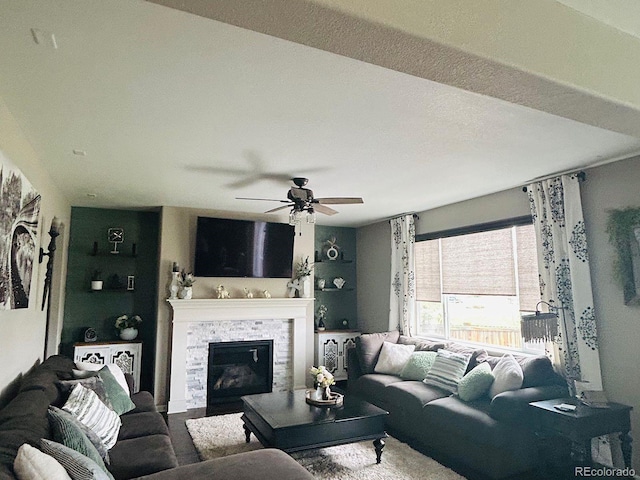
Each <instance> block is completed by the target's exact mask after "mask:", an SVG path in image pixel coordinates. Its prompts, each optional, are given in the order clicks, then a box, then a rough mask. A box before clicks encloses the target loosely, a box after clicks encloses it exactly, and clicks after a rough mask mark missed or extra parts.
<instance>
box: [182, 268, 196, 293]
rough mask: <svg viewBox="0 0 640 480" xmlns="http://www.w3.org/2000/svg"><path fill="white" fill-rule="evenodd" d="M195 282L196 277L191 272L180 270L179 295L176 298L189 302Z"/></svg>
mask: <svg viewBox="0 0 640 480" xmlns="http://www.w3.org/2000/svg"><path fill="white" fill-rule="evenodd" d="M195 281H196V277H195V276H194V275H193V273H191V272H186V271H185V270H184V269H182V272H180V279H179V282H180V293H179V294H178V296H179V297H180V298H182V299H184V300H191V297H193V284H194V283H195Z"/></svg>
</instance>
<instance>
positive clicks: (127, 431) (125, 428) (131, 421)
mask: <svg viewBox="0 0 640 480" xmlns="http://www.w3.org/2000/svg"><path fill="white" fill-rule="evenodd" d="M120 421H121V422H122V426H121V427H120V433H119V434H118V441H120V440H126V439H128V438H137V437H144V436H146V435H169V429H168V428H167V424H166V423H165V421H164V418H163V417H162V415H161V414H159V413H156V412H141V413H132V414H128V415H122V416H121V417H120Z"/></svg>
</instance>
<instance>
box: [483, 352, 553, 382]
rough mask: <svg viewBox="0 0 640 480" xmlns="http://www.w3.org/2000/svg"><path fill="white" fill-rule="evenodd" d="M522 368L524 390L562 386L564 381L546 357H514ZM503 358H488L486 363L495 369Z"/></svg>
mask: <svg viewBox="0 0 640 480" xmlns="http://www.w3.org/2000/svg"><path fill="white" fill-rule="evenodd" d="M513 357H514V358H515V360H516V362H518V363H519V364H520V367H522V374H523V375H524V379H523V380H522V388H528V387H542V386H545V385H562V384H563V383H564V379H563V378H562V377H561V376H560V375H558V374H557V373H556V372H555V371H554V369H553V365H552V364H551V360H549V358H547V357H546V356H544V355H536V356H531V355H513ZM501 358H502V357H495V356H491V355H489V356H487V358H486V360H485V361H486V362H487V363H488V364H489V365H491V368H492V369H493V368H495V366H496V365H497V364H498V362H499V361H500V359H501Z"/></svg>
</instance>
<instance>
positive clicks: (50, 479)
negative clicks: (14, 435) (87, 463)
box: [13, 443, 71, 480]
mask: <svg viewBox="0 0 640 480" xmlns="http://www.w3.org/2000/svg"><path fill="white" fill-rule="evenodd" d="M13 470H14V471H15V473H16V476H17V477H18V478H20V479H25V480H26V479H29V480H71V477H69V475H68V474H67V471H66V470H65V469H64V467H63V466H62V465H60V463H59V462H58V461H57V460H56V459H55V458H53V457H52V456H50V455H47V454H46V453H43V452H41V451H40V450H38V449H37V448H35V447H32V446H31V445H29V444H28V443H25V444H24V445H22V446H21V447H20V448H19V449H18V455H17V456H16V460H15V462H14V463H13Z"/></svg>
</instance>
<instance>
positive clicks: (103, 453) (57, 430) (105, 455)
mask: <svg viewBox="0 0 640 480" xmlns="http://www.w3.org/2000/svg"><path fill="white" fill-rule="evenodd" d="M47 414H48V417H49V424H50V425H51V432H52V434H53V440H54V441H56V442H58V443H61V444H62V445H66V446H67V447H69V448H73V449H74V450H75V451H77V452H80V453H82V454H83V455H86V456H87V457H89V458H90V459H91V460H93V461H94V462H96V463H97V464H98V465H99V466H101V467H103V466H104V465H103V463H102V462H104V463H105V464H107V463H109V450H107V447H106V446H105V444H104V443H103V442H102V440H101V439H100V437H98V435H97V434H96V433H95V432H94V431H93V430H91V429H90V428H89V427H87V426H86V425H85V424H84V423H82V422H81V421H79V420H78V419H77V418H76V417H74V416H73V415H71V414H70V413H69V412H65V411H64V410H61V409H60V408H57V407H54V406H53V405H49V410H48V412H47ZM96 454H97V455H96ZM96 456H97V457H98V458H96ZM105 470H106V469H105Z"/></svg>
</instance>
